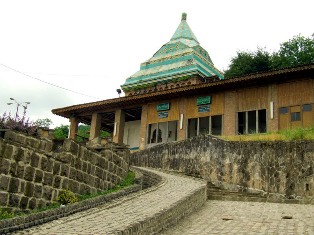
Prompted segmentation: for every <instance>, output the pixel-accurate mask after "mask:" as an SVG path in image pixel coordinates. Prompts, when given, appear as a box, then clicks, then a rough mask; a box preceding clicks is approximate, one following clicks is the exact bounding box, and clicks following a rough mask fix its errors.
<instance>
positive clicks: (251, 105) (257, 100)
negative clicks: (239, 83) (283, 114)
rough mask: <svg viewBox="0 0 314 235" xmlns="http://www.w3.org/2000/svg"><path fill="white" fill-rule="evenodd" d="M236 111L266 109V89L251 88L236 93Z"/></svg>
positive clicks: (264, 87) (265, 87)
mask: <svg viewBox="0 0 314 235" xmlns="http://www.w3.org/2000/svg"><path fill="white" fill-rule="evenodd" d="M237 95H238V99H237V101H238V111H239V112H242V111H249V110H259V109H266V108H268V87H267V86H263V87H252V88H245V89H242V90H238V91H237Z"/></svg>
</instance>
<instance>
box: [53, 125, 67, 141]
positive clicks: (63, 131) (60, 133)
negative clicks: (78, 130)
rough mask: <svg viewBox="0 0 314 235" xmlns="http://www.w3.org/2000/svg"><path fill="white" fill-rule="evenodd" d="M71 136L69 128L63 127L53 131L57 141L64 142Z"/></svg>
mask: <svg viewBox="0 0 314 235" xmlns="http://www.w3.org/2000/svg"><path fill="white" fill-rule="evenodd" d="M68 135H69V126H66V125H61V126H59V127H56V128H55V129H54V131H53V136H54V138H55V139H57V140H64V139H66V138H68Z"/></svg>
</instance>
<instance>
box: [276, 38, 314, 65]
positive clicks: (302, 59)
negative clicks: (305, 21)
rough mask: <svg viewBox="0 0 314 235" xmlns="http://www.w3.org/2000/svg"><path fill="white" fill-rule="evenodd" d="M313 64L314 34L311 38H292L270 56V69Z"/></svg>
mask: <svg viewBox="0 0 314 235" xmlns="http://www.w3.org/2000/svg"><path fill="white" fill-rule="evenodd" d="M311 63H314V34H312V36H311V37H304V36H301V35H297V36H294V37H293V38H292V39H290V40H289V41H287V42H284V43H282V44H281V45H280V49H279V51H278V52H275V53H274V54H273V55H272V68H274V69H280V68H286V67H294V66H298V65H304V64H311Z"/></svg>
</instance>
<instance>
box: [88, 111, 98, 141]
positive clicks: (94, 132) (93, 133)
mask: <svg viewBox="0 0 314 235" xmlns="http://www.w3.org/2000/svg"><path fill="white" fill-rule="evenodd" d="M100 127H101V115H100V114H98V113H93V115H92V123H91V126H90V135H89V140H93V139H95V138H98V137H99V134H100Z"/></svg>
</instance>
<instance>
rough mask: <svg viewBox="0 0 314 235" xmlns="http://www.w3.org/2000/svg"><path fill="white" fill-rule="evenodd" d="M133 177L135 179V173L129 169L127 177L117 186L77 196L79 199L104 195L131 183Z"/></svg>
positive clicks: (132, 182)
mask: <svg viewBox="0 0 314 235" xmlns="http://www.w3.org/2000/svg"><path fill="white" fill-rule="evenodd" d="M134 179H135V173H134V172H133V171H129V172H128V175H127V177H126V178H125V179H124V180H123V181H122V182H121V183H120V184H119V185H117V186H115V187H114V188H112V189H108V190H106V191H102V192H98V193H96V194H83V195H80V196H79V200H80V201H82V200H86V199H89V198H93V197H97V196H101V195H106V194H109V193H113V192H116V191H118V190H120V189H123V188H125V187H127V186H130V185H133V184H134Z"/></svg>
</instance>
